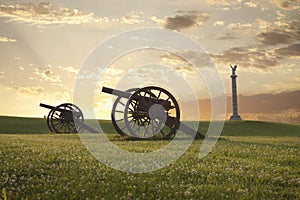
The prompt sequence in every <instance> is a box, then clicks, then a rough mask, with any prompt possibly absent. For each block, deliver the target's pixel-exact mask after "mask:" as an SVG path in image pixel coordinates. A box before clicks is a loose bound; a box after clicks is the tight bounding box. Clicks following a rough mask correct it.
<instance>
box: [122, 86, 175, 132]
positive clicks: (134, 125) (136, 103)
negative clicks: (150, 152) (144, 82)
mask: <svg viewBox="0 0 300 200" xmlns="http://www.w3.org/2000/svg"><path fill="white" fill-rule="evenodd" d="M179 120H180V111H179V105H178V103H177V101H176V99H175V97H174V96H173V95H172V94H171V93H170V92H168V91H167V90H165V89H163V88H160V87H155V86H149V87H145V88H141V89H139V90H137V91H136V92H134V93H133V94H132V95H131V96H130V98H129V99H128V101H127V103H126V106H125V112H124V121H125V125H126V128H127V130H128V131H129V132H130V135H132V136H134V137H139V138H149V137H154V136H155V135H156V134H157V133H161V134H162V136H163V137H164V138H171V137H173V136H174V135H175V134H176V130H177V129H178V127H179V124H180V122H179Z"/></svg>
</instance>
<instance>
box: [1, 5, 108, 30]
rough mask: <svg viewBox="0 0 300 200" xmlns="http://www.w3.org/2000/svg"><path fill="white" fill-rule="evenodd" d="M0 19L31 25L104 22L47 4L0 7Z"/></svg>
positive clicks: (82, 13) (91, 16)
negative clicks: (5, 18)
mask: <svg viewBox="0 0 300 200" xmlns="http://www.w3.org/2000/svg"><path fill="white" fill-rule="evenodd" d="M0 17H7V18H9V19H10V21H21V22H27V23H30V24H33V25H50V24H84V23H93V22H100V21H104V19H101V18H97V17H95V16H94V14H93V13H84V12H82V11H80V10H77V9H69V8H63V7H55V6H53V5H52V4H50V3H48V2H40V3H23V4H16V5H8V6H6V5H3V4H2V5H0Z"/></svg>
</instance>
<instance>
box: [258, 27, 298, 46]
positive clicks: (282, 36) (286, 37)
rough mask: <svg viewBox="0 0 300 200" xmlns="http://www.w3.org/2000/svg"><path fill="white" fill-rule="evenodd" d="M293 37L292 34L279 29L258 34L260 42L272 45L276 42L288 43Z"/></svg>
mask: <svg viewBox="0 0 300 200" xmlns="http://www.w3.org/2000/svg"><path fill="white" fill-rule="evenodd" d="M294 37H295V35H294V34H292V33H288V32H285V31H280V30H277V31H271V32H263V33H260V34H259V35H258V38H259V40H260V41H261V43H262V44H264V45H273V46H274V45H277V44H285V43H290V42H292V41H293V40H294V39H295V38H294Z"/></svg>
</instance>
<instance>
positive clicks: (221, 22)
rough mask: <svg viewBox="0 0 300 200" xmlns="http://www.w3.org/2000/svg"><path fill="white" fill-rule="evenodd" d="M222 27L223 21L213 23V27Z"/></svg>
mask: <svg viewBox="0 0 300 200" xmlns="http://www.w3.org/2000/svg"><path fill="white" fill-rule="evenodd" d="M223 25H224V21H215V22H214V26H223Z"/></svg>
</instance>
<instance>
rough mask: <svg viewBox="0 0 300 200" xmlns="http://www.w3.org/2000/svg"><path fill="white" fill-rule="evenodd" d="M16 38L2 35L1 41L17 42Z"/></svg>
mask: <svg viewBox="0 0 300 200" xmlns="http://www.w3.org/2000/svg"><path fill="white" fill-rule="evenodd" d="M16 41H17V40H16V39H13V38H8V37H4V36H0V42H16Z"/></svg>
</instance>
